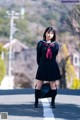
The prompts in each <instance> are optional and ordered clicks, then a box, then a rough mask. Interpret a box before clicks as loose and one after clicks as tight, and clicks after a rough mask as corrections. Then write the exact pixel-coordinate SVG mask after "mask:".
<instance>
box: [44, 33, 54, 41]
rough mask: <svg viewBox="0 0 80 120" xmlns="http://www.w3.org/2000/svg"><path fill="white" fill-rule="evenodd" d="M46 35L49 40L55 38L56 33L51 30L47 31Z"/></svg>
mask: <svg viewBox="0 0 80 120" xmlns="http://www.w3.org/2000/svg"><path fill="white" fill-rule="evenodd" d="M45 35H46V40H47V41H48V40H51V39H52V38H53V36H54V33H53V32H52V31H50V32H46V34H45Z"/></svg>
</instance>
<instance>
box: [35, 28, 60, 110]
mask: <svg viewBox="0 0 80 120" xmlns="http://www.w3.org/2000/svg"><path fill="white" fill-rule="evenodd" d="M58 51H59V44H58V42H57V41H56V33H55V30H54V29H53V28H52V27H48V28H46V30H45V32H44V34H43V40H41V41H39V42H38V44H37V64H38V70H37V73H36V79H37V80H36V88H35V103H34V106H33V107H34V108H37V107H38V98H39V95H40V89H41V87H42V84H43V82H44V81H49V83H50V87H51V93H52V100H51V104H50V106H51V107H52V108H55V96H56V95H57V86H56V81H57V80H59V79H60V78H61V75H60V71H59V67H58V64H57V62H56V56H57V54H58Z"/></svg>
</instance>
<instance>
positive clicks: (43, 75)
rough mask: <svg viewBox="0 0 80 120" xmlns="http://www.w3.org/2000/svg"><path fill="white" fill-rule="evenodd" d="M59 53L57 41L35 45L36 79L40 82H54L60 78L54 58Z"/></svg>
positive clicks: (40, 42)
mask: <svg viewBox="0 0 80 120" xmlns="http://www.w3.org/2000/svg"><path fill="white" fill-rule="evenodd" d="M58 51H59V44H58V42H57V41H54V42H51V43H47V42H46V41H44V40H41V41H39V42H38V44H37V64H38V69H37V73H36V79H37V80H41V81H55V80H59V79H60V78H61V75H60V70H59V66H58V64H57V61H56V56H57V54H58Z"/></svg>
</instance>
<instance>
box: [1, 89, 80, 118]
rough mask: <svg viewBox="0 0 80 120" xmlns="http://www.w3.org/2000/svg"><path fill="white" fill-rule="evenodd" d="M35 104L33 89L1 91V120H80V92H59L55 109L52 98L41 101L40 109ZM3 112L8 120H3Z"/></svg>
mask: <svg viewBox="0 0 80 120" xmlns="http://www.w3.org/2000/svg"><path fill="white" fill-rule="evenodd" d="M33 103H34V90H33V89H17V90H16V89H15V90H0V113H1V115H0V120H80V90H58V95H57V97H56V108H55V109H51V108H50V107H49V104H50V98H48V99H47V101H45V103H44V100H43V99H40V100H39V108H33V107H32V106H33ZM2 112H3V113H5V112H7V113H8V119H1V116H2ZM44 112H45V114H44Z"/></svg>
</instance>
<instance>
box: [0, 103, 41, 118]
mask: <svg viewBox="0 0 80 120" xmlns="http://www.w3.org/2000/svg"><path fill="white" fill-rule="evenodd" d="M0 112H8V115H10V116H29V117H42V116H43V109H42V107H41V106H40V108H33V103H31V104H13V105H12V104H9V105H2V104H1V105H0Z"/></svg>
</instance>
